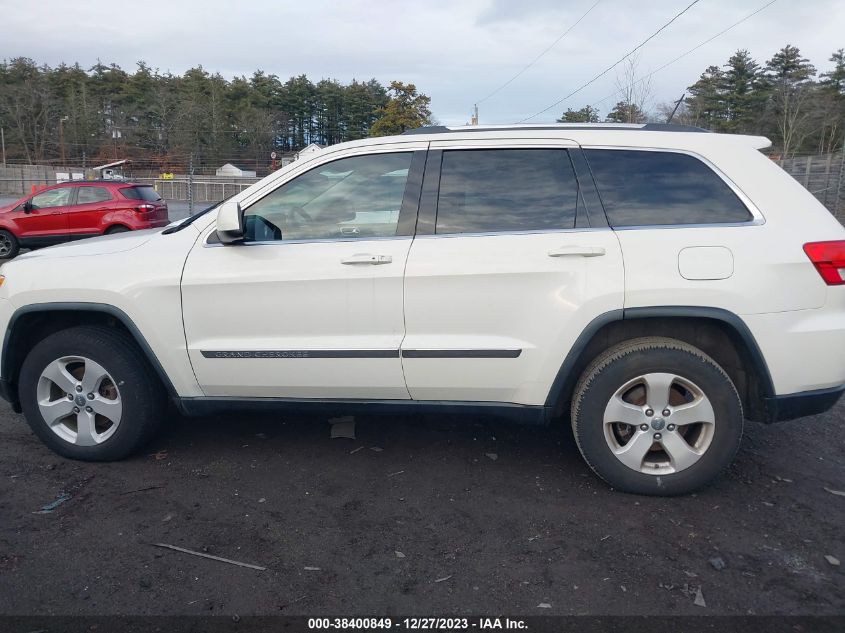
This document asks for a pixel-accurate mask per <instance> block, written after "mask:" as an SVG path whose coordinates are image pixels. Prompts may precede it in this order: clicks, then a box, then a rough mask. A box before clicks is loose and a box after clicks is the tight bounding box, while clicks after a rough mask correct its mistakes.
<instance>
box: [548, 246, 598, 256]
mask: <svg viewBox="0 0 845 633" xmlns="http://www.w3.org/2000/svg"><path fill="white" fill-rule="evenodd" d="M604 253H605V250H604V247H602V246H561V247H560V248H555V249H553V250H550V251H549V257H571V256H576V257H600V256H602V255H604Z"/></svg>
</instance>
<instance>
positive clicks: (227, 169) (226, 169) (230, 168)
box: [216, 163, 255, 178]
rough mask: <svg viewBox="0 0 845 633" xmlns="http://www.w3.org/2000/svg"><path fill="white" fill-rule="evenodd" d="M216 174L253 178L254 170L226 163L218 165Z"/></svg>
mask: <svg viewBox="0 0 845 633" xmlns="http://www.w3.org/2000/svg"><path fill="white" fill-rule="evenodd" d="M216 174H217V175H218V176H234V177H235V178H255V171H254V170H251V169H244V168H242V167H238V166H237V165H233V164H232V163H226V164H225V165H223V166H222V167H218V168H217V172H216Z"/></svg>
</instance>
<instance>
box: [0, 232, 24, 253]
mask: <svg viewBox="0 0 845 633" xmlns="http://www.w3.org/2000/svg"><path fill="white" fill-rule="evenodd" d="M20 250H21V245H20V243H18V238H16V237H15V236H14V235H13V234H12V233H10V232H9V231H6V230H5V229H3V230H0V259H12V258H13V257H15V256H16V255H17V254H18V252H19V251H20Z"/></svg>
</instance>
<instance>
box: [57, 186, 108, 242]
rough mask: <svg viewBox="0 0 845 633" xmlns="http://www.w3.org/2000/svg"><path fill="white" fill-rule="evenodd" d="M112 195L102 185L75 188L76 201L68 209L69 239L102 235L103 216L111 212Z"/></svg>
mask: <svg viewBox="0 0 845 633" xmlns="http://www.w3.org/2000/svg"><path fill="white" fill-rule="evenodd" d="M112 205H113V199H112V193H111V191H109V189H108V187H103V186H102V185H82V186H79V187H76V201H75V203H74V204H73V205H72V206H71V207H69V208H68V213H67V220H68V233H69V234H70V238H71V239H78V238H82V237H90V236H92V235H99V234H100V233H102V218H103V215H105V214H106V213H108V212H109V211H111V210H112Z"/></svg>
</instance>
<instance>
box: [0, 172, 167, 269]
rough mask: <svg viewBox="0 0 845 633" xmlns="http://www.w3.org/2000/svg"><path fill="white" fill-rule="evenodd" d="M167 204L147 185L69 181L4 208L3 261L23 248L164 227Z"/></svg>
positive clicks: (0, 230)
mask: <svg viewBox="0 0 845 633" xmlns="http://www.w3.org/2000/svg"><path fill="white" fill-rule="evenodd" d="M168 222H169V220H168V216H167V203H165V202H164V200H162V199H161V196H159V195H158V192H156V190H155V189H153V188H152V187H151V186H149V185H138V184H134V183H130V182H122V181H113V180H94V181H91V180H86V181H78V182H66V183H61V184H58V185H53V186H51V187H47V188H45V189H42V190H40V191H37V192H35V193H33V194H30V195H28V196H26V197H24V198H21V199H20V200H18V201H17V202H13V203H12V204H10V205H7V206H4V207H0V259H9V258H11V257H14V256H15V255H17V254H18V251H19V250H20V249H21V247H23V248H39V247H42V246H51V245H53V244H60V243H62V242H67V241H70V240H78V239H82V238H85V237H94V236H96V235H104V234H109V233H120V232H122V231H135V230H138V229H151V228H156V227H161V226H166V225H167V223H168Z"/></svg>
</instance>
